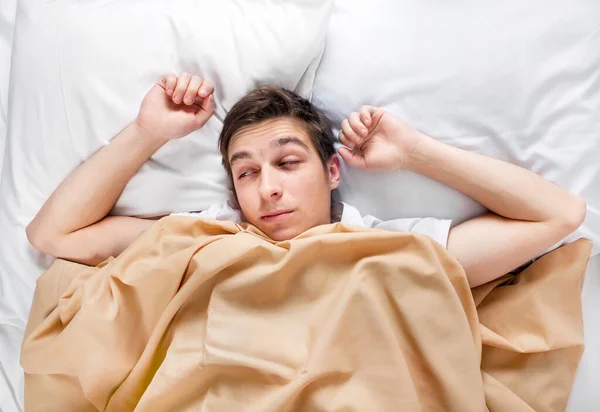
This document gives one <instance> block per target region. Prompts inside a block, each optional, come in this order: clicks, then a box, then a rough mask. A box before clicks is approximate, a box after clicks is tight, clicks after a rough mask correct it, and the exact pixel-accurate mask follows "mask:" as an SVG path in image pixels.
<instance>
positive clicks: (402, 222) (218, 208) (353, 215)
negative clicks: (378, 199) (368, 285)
mask: <svg viewBox="0 0 600 412" xmlns="http://www.w3.org/2000/svg"><path fill="white" fill-rule="evenodd" d="M172 215H174V216H193V217H198V218H200V219H214V220H230V221H232V222H235V223H240V222H242V221H243V216H242V212H241V211H240V210H239V209H236V208H234V207H232V206H231V205H230V204H229V203H223V204H217V205H212V206H211V207H209V208H208V209H206V210H203V211H202V212H183V213H173V214H172ZM338 222H340V223H346V224H348V225H354V226H361V227H371V228H377V229H384V230H391V231H396V232H410V233H419V234H421V235H426V236H429V237H430V238H432V239H433V240H435V241H436V242H438V243H439V244H440V245H442V246H443V247H444V248H446V247H447V245H448V233H449V232H450V224H451V223H452V221H451V220H446V219H435V218H432V217H425V218H405V219H393V220H385V221H384V220H381V219H378V218H376V217H373V216H371V215H365V216H362V215H361V214H360V212H359V211H358V209H356V208H355V207H354V206H350V205H349V204H347V203H343V202H342V203H335V204H333V205H332V206H331V223H338Z"/></svg>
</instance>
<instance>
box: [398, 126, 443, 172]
mask: <svg viewBox="0 0 600 412" xmlns="http://www.w3.org/2000/svg"><path fill="white" fill-rule="evenodd" d="M416 133H417V139H415V140H416V142H415V145H414V147H413V148H412V150H410V151H407V152H406V153H405V155H404V162H403V164H402V169H404V170H410V171H411V172H416V173H419V169H420V168H421V166H422V165H423V164H425V163H427V159H428V157H429V154H430V146H431V144H432V143H434V142H435V140H433V139H432V138H431V137H429V136H427V135H426V134H424V133H421V132H416Z"/></svg>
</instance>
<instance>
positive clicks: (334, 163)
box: [327, 154, 342, 190]
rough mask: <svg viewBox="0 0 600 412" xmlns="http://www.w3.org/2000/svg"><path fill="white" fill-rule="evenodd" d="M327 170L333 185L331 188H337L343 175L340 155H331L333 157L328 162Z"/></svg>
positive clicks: (330, 182)
mask: <svg viewBox="0 0 600 412" xmlns="http://www.w3.org/2000/svg"><path fill="white" fill-rule="evenodd" d="M327 171H328V174H329V186H330V187H331V190H334V189H337V188H338V186H339V185H340V180H341V177H342V166H341V164H340V158H339V157H338V155H336V154H334V155H333V156H331V159H329V161H328V162H327Z"/></svg>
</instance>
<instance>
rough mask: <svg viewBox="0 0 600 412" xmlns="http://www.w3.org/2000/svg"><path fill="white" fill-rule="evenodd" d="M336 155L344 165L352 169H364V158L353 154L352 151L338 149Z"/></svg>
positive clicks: (343, 148)
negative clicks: (338, 155)
mask: <svg viewBox="0 0 600 412" xmlns="http://www.w3.org/2000/svg"><path fill="white" fill-rule="evenodd" d="M338 153H339V154H340V156H342V159H343V160H344V162H346V164H348V165H350V166H352V167H358V168H360V169H365V158H364V156H362V155H360V154H358V153H356V152H353V151H352V150H350V149H348V148H346V147H340V148H339V149H338Z"/></svg>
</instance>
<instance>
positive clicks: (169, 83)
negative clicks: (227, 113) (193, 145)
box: [136, 73, 215, 141]
mask: <svg viewBox="0 0 600 412" xmlns="http://www.w3.org/2000/svg"><path fill="white" fill-rule="evenodd" d="M213 91H214V86H213V85H212V83H211V82H209V81H208V80H203V79H202V78H200V77H199V76H191V75H189V74H188V73H182V74H181V75H179V77H178V76H176V75H175V74H173V73H171V74H168V75H166V76H165V77H163V78H162V79H161V81H160V82H158V83H156V84H155V85H154V86H153V87H152V89H150V91H149V92H148V93H147V94H146V97H144V100H143V101H142V105H141V107H140V111H139V113H138V116H137V119H136V123H137V124H138V126H139V127H140V128H141V129H143V130H144V131H146V132H147V133H148V134H149V135H151V136H152V137H154V138H157V139H160V140H164V141H167V140H172V139H179V138H180V137H184V136H187V135H188V134H190V133H192V132H193V131H194V130H198V129H200V128H201V127H202V126H204V124H206V122H207V121H208V119H210V117H211V116H212V114H213V113H214V111H215V104H214V98H213Z"/></svg>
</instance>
